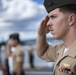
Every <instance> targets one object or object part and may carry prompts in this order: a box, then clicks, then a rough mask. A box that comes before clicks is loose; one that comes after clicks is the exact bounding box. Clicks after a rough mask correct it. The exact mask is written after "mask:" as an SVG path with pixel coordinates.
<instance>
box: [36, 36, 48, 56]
mask: <svg viewBox="0 0 76 75" xmlns="http://www.w3.org/2000/svg"><path fill="white" fill-rule="evenodd" d="M48 47H49V45H48V43H47V42H46V35H45V36H40V35H38V37H37V41H36V50H37V54H38V56H39V57H41V56H42V55H43V54H44V53H45V51H46V50H47V48H48Z"/></svg>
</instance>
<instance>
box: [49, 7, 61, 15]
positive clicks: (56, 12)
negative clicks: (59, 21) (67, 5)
mask: <svg viewBox="0 0 76 75" xmlns="http://www.w3.org/2000/svg"><path fill="white" fill-rule="evenodd" d="M58 13H61V12H60V11H59V8H57V9H54V10H52V11H51V12H49V13H48V16H50V15H53V14H58Z"/></svg>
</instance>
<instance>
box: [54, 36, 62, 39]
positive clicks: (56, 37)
mask: <svg viewBox="0 0 76 75" xmlns="http://www.w3.org/2000/svg"><path fill="white" fill-rule="evenodd" d="M53 37H54V38H55V39H57V40H60V39H61V38H60V37H58V36H53Z"/></svg>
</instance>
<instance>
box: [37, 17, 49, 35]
mask: <svg viewBox="0 0 76 75" xmlns="http://www.w3.org/2000/svg"><path fill="white" fill-rule="evenodd" d="M48 20H49V17H48V16H46V17H45V19H44V20H42V22H41V24H40V27H39V29H38V34H39V35H41V36H42V35H43V36H44V35H46V34H47V33H48V32H49V29H48V26H47V22H48Z"/></svg>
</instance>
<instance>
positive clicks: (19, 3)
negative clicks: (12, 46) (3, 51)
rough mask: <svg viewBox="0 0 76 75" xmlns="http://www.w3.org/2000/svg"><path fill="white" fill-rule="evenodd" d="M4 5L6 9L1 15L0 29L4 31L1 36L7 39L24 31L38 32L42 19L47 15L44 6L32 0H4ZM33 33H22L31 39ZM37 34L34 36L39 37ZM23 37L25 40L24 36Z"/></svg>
mask: <svg viewBox="0 0 76 75" xmlns="http://www.w3.org/2000/svg"><path fill="white" fill-rule="evenodd" d="M2 3H3V9H4V10H3V11H2V12H1V13H0V29H1V30H3V31H2V33H0V34H1V36H2V37H4V36H6V37H7V36H8V34H10V33H12V32H19V31H20V32H21V30H22V29H24V30H25V31H26V29H27V30H30V29H32V30H36V31H37V29H38V26H39V24H40V22H41V19H42V18H43V17H44V16H45V15H46V10H45V9H44V6H43V5H40V4H38V3H36V2H33V1H32V0H2ZM17 22H19V23H17ZM6 29H7V32H6ZM10 30H11V31H10ZM0 32H1V31H0ZM33 33H34V32H32V33H31V32H29V33H28V32H25V33H24V32H21V34H25V35H27V34H28V35H30V36H28V37H31V36H32V35H31V34H33ZM36 33H37V32H36ZM36 33H34V34H35V35H37V34H36ZM1 36H0V38H1ZM6 37H5V38H6ZM22 37H23V38H24V36H23V35H22Z"/></svg>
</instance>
